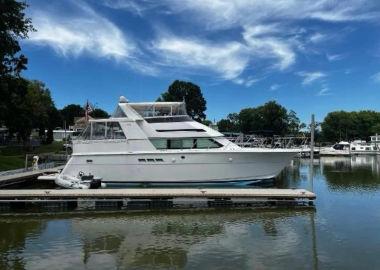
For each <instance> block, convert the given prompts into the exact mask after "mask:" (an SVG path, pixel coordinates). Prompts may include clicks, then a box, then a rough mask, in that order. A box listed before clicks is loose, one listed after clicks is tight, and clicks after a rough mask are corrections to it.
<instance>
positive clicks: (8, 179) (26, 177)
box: [0, 166, 63, 188]
mask: <svg viewBox="0 0 380 270" xmlns="http://www.w3.org/2000/svg"><path fill="white" fill-rule="evenodd" d="M60 169H63V166H59V167H54V168H49V169H43V170H35V171H27V172H21V173H16V174H9V175H1V176H0V188H3V187H6V186H10V185H15V184H20V183H24V182H26V181H30V180H35V179H37V177H38V176H40V175H43V174H47V173H55V172H58V170H60Z"/></svg>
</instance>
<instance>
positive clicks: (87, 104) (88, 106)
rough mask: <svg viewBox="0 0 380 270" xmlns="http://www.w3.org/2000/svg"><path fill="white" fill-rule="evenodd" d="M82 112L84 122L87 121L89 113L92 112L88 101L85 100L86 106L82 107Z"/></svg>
mask: <svg viewBox="0 0 380 270" xmlns="http://www.w3.org/2000/svg"><path fill="white" fill-rule="evenodd" d="M84 111H85V116H86V121H88V119H89V116H90V113H91V112H92V111H93V110H92V107H91V105H90V103H89V102H88V100H87V102H86V105H85V107H84Z"/></svg>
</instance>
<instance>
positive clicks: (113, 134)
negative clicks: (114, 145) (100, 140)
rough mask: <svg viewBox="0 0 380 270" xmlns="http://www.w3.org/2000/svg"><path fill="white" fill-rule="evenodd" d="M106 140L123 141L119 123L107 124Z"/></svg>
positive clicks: (123, 137) (123, 136)
mask: <svg viewBox="0 0 380 270" xmlns="http://www.w3.org/2000/svg"><path fill="white" fill-rule="evenodd" d="M106 138H107V139H108V140H113V139H125V135H124V132H123V130H122V129H121V127H120V124H119V122H107V132H106Z"/></svg>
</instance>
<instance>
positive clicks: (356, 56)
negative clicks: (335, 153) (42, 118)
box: [22, 0, 380, 122]
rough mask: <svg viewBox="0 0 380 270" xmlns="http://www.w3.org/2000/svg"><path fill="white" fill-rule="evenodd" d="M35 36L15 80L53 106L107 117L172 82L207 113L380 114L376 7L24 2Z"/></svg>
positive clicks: (280, 0) (354, 2)
mask: <svg viewBox="0 0 380 270" xmlns="http://www.w3.org/2000/svg"><path fill="white" fill-rule="evenodd" d="M27 3H28V4H29V8H28V10H27V14H28V16H30V17H31V18H32V21H33V25H34V26H35V28H36V29H37V32H34V33H32V34H30V38H29V39H28V40H26V41H23V42H22V49H23V53H24V54H26V55H27V56H28V58H29V65H28V70H27V71H26V72H25V73H24V75H25V76H26V77H28V78H30V79H38V80H42V81H44V82H45V83H46V84H47V86H48V87H49V88H50V89H51V91H52V95H53V98H54V100H55V102H56V105H57V106H58V107H59V108H62V107H63V106H64V105H66V104H69V103H79V104H84V103H85V101H86V99H89V100H90V101H91V102H92V103H93V104H96V105H97V106H99V107H101V108H103V109H105V110H107V111H109V112H112V111H113V109H114V108H115V105H116V102H117V100H118V97H119V96H120V95H124V96H126V97H127V98H128V99H129V100H130V101H134V102H136V101H153V100H155V99H156V98H157V97H158V96H159V95H160V93H162V92H163V91H165V90H166V89H167V87H168V85H169V84H170V83H171V82H172V81H173V80H175V79H180V80H188V81H192V82H194V83H196V84H198V85H199V86H200V87H201V89H202V91H203V93H204V96H205V97H206V100H207V112H206V113H207V116H208V118H209V119H211V120H213V119H216V120H219V119H221V118H223V117H225V116H226V115H227V114H228V113H230V112H239V111H240V110H241V109H242V108H245V107H252V106H257V105H261V104H263V103H264V102H266V101H269V100H276V101H278V102H279V103H280V104H282V105H284V106H285V107H286V108H288V109H292V110H294V111H296V112H297V114H298V116H299V117H300V118H301V120H303V121H305V122H306V121H309V118H310V115H311V113H315V114H316V118H317V120H323V118H324V116H325V115H326V114H327V113H328V112H329V111H333V110H340V109H343V110H360V109H372V110H378V111H379V110H380V105H379V100H380V91H379V90H380V27H379V26H380V1H378V0H372V1H371V0H368V1H364V0H346V1H334V0H299V1H298V0H273V1H264V0H181V1H179V0H162V1H155V0H140V1H137V0H131V1H127V0H115V1H111V0H88V1H82V0H75V1H74V0H73V1H70V0H67V1H58V0H56V1H55V0H51V1H44V0H40V1H39V0H29V1H27Z"/></svg>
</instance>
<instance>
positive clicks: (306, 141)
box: [226, 133, 310, 148]
mask: <svg viewBox="0 0 380 270" xmlns="http://www.w3.org/2000/svg"><path fill="white" fill-rule="evenodd" d="M226 139H228V140H230V141H231V142H233V143H235V144H236V145H238V146H240V147H245V148H255V147H260V148H307V147H309V145H310V138H309V137H305V136H284V137H281V136H273V137H264V136H259V135H247V134H242V133H241V134H239V135H238V136H227V137H226Z"/></svg>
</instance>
